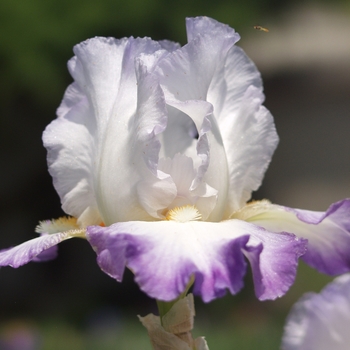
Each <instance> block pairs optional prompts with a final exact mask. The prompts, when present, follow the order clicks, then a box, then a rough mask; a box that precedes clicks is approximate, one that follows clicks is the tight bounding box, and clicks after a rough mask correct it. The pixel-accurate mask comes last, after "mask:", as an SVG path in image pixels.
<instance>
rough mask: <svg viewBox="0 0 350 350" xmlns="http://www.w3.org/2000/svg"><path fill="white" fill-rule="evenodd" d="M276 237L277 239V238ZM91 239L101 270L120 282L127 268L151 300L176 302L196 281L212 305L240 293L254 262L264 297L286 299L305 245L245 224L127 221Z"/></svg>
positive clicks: (91, 231) (93, 230)
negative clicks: (245, 276)
mask: <svg viewBox="0 0 350 350" xmlns="http://www.w3.org/2000/svg"><path fill="white" fill-rule="evenodd" d="M271 235H273V236H271ZM87 239H88V241H89V242H90V244H91V245H92V247H93V249H94V250H95V251H96V253H97V261H98V264H99V265H100V267H101V269H102V270H103V271H104V272H106V273H107V274H108V275H110V276H111V277H113V278H115V279H116V280H118V281H121V280H122V277H123V272H124V268H125V266H127V267H128V268H130V269H131V270H132V271H133V273H134V274H135V281H136V282H137V283H138V284H139V286H140V288H141V289H142V290H143V291H144V292H145V293H147V294H148V295H149V296H151V297H153V298H156V299H158V300H164V301H170V300H173V299H175V298H177V297H178V296H179V295H180V294H181V293H182V292H183V291H184V290H185V288H186V286H187V285H188V283H189V282H190V279H191V277H192V276H194V277H195V282H194V289H193V291H194V293H195V294H197V295H201V297H202V299H203V301H205V302H209V301H211V300H212V299H214V298H217V297H221V296H223V295H224V294H225V293H226V290H227V289H228V290H229V291H230V292H231V293H232V294H235V293H237V292H238V291H239V290H240V289H241V288H242V286H243V276H244V275H245V272H246V262H245V259H244V256H247V257H248V259H249V260H250V262H251V264H252V268H253V273H254V281H255V283H256V292H257V296H258V297H259V298H260V299H274V298H277V297H279V296H281V295H282V294H283V293H285V292H286V290H287V289H288V288H289V287H290V285H291V284H292V282H293V281H294V277H295V272H296V265H297V260H298V257H299V256H300V255H301V254H303V253H304V251H305V242H304V241H302V240H298V239H296V238H295V237H294V236H292V235H289V234H281V235H275V234H271V233H269V232H266V231H265V230H264V229H263V228H260V227H258V226H255V225H252V224H249V223H246V222H244V221H241V220H228V221H223V222H221V223H210V222H200V221H189V222H186V223H181V222H175V221H159V222H124V223H117V224H114V225H112V226H110V227H99V226H90V227H88V228H87Z"/></svg>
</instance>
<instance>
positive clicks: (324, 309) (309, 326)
mask: <svg viewBox="0 0 350 350" xmlns="http://www.w3.org/2000/svg"><path fill="white" fill-rule="evenodd" d="M349 329H350V274H345V275H343V276H340V277H337V278H336V279H335V280H334V281H333V282H332V283H330V284H328V285H327V286H326V287H325V288H324V289H323V290H322V291H321V292H320V293H319V294H317V293H307V294H305V295H304V296H303V297H302V298H301V299H300V300H299V301H298V302H297V303H296V304H295V305H294V306H293V308H292V311H291V313H290V315H289V317H288V320H287V323H286V326H285V332H284V335H283V342H282V349H283V350H312V349H317V350H329V349H333V350H348V349H349V346H350V333H349Z"/></svg>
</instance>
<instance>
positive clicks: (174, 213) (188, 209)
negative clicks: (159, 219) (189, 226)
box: [165, 205, 202, 222]
mask: <svg viewBox="0 0 350 350" xmlns="http://www.w3.org/2000/svg"><path fill="white" fill-rule="evenodd" d="M165 219H166V220H169V221H170V220H171V221H176V222H188V221H196V220H201V219H202V215H201V213H200V212H199V210H198V209H197V208H196V207H195V206H194V205H184V206H182V207H175V208H173V209H171V210H169V211H168V213H167V214H166V217H165Z"/></svg>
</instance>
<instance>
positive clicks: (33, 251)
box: [0, 230, 82, 268]
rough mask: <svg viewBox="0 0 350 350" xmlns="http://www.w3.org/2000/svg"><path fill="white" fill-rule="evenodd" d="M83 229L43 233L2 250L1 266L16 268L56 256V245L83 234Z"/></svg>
mask: <svg viewBox="0 0 350 350" xmlns="http://www.w3.org/2000/svg"><path fill="white" fill-rule="evenodd" d="M81 234H82V232H81V230H77V231H76V232H74V231H66V232H58V233H54V234H43V235H41V236H40V237H37V238H34V239H32V240H30V241H27V242H24V243H22V244H20V245H18V246H16V247H13V248H9V249H6V250H2V251H0V266H11V267H14V268H17V267H20V266H22V265H25V264H27V263H28V262H30V261H32V260H33V261H47V260H51V259H54V258H55V257H56V250H55V246H56V245H57V244H58V243H60V242H62V241H64V240H66V239H69V238H72V237H75V236H81Z"/></svg>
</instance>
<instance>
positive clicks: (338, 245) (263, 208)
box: [236, 199, 350, 275]
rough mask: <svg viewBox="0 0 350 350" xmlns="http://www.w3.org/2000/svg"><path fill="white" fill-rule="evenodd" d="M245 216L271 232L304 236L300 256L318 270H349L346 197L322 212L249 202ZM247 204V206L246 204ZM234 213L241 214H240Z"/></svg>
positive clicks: (348, 204) (349, 206)
mask: <svg viewBox="0 0 350 350" xmlns="http://www.w3.org/2000/svg"><path fill="white" fill-rule="evenodd" d="M253 206H255V207H256V211H250V213H249V214H248V216H249V217H246V218H245V219H246V220H247V221H249V222H252V223H254V224H256V225H260V226H262V227H264V228H266V229H267V230H269V231H272V232H281V231H285V232H290V233H293V234H295V235H297V236H298V237H303V238H305V239H307V240H308V248H307V252H306V253H305V255H304V256H303V257H302V259H303V260H304V261H305V262H306V263H307V264H309V265H310V266H312V267H314V268H315V269H317V270H318V271H320V272H323V273H327V274H330V275H336V274H341V273H345V272H348V271H349V270H350V254H349V252H350V224H349V217H350V199H345V200H342V201H339V202H337V203H334V204H332V205H331V206H330V207H329V208H328V210H327V211H326V212H314V211H308V210H300V209H292V208H287V207H282V206H278V205H275V204H270V203H268V202H262V204H259V202H255V203H253ZM247 207H248V208H249V206H247ZM236 217H239V218H242V219H243V217H242V215H238V216H236Z"/></svg>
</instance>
